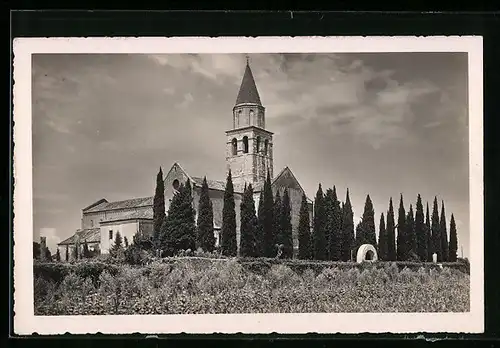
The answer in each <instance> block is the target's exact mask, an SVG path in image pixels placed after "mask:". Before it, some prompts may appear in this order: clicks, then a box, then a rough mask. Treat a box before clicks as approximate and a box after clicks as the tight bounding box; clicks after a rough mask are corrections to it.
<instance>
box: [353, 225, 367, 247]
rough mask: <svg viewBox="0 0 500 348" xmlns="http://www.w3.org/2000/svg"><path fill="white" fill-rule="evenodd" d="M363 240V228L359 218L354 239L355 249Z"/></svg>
mask: <svg viewBox="0 0 500 348" xmlns="http://www.w3.org/2000/svg"><path fill="white" fill-rule="evenodd" d="M364 240H365V229H364V227H363V220H361V221H359V222H358V224H357V225H356V239H355V247H356V251H357V250H358V249H359V247H360V246H361V245H363V244H365V243H364Z"/></svg>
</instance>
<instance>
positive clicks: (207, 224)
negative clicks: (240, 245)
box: [196, 177, 215, 252]
mask: <svg viewBox="0 0 500 348" xmlns="http://www.w3.org/2000/svg"><path fill="white" fill-rule="evenodd" d="M196 246H197V247H198V248H201V249H202V250H205V251H208V252H212V251H213V250H214V248H215V236H214V211H213V206H212V200H211V199H210V196H209V192H208V183H207V178H206V177H204V178H203V183H202V185H201V191H200V200H199V201H198V221H197V228H196Z"/></svg>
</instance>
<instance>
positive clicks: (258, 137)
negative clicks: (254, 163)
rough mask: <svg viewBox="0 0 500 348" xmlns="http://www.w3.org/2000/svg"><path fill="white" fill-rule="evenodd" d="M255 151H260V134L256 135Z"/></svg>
mask: <svg viewBox="0 0 500 348" xmlns="http://www.w3.org/2000/svg"><path fill="white" fill-rule="evenodd" d="M256 151H257V153H259V151H260V136H257V142H256Z"/></svg>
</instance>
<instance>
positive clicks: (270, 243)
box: [262, 171, 276, 257]
mask: <svg viewBox="0 0 500 348" xmlns="http://www.w3.org/2000/svg"><path fill="white" fill-rule="evenodd" d="M263 199H264V204H263V211H262V214H263V217H262V236H263V237H262V238H263V242H262V246H263V256H265V257H274V256H276V254H275V247H274V245H275V244H276V241H275V237H274V226H273V224H274V220H273V215H274V201H273V190H272V187H271V175H270V174H269V171H268V172H267V178H266V181H265V182H264V197H263Z"/></svg>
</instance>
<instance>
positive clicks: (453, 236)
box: [448, 214, 458, 262]
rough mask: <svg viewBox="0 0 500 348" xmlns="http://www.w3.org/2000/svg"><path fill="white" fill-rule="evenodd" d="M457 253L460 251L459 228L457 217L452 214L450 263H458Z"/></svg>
mask: <svg viewBox="0 0 500 348" xmlns="http://www.w3.org/2000/svg"><path fill="white" fill-rule="evenodd" d="M457 251H458V238H457V226H456V224H455V217H454V216H453V214H451V220H450V245H449V255H448V261H450V262H457Z"/></svg>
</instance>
